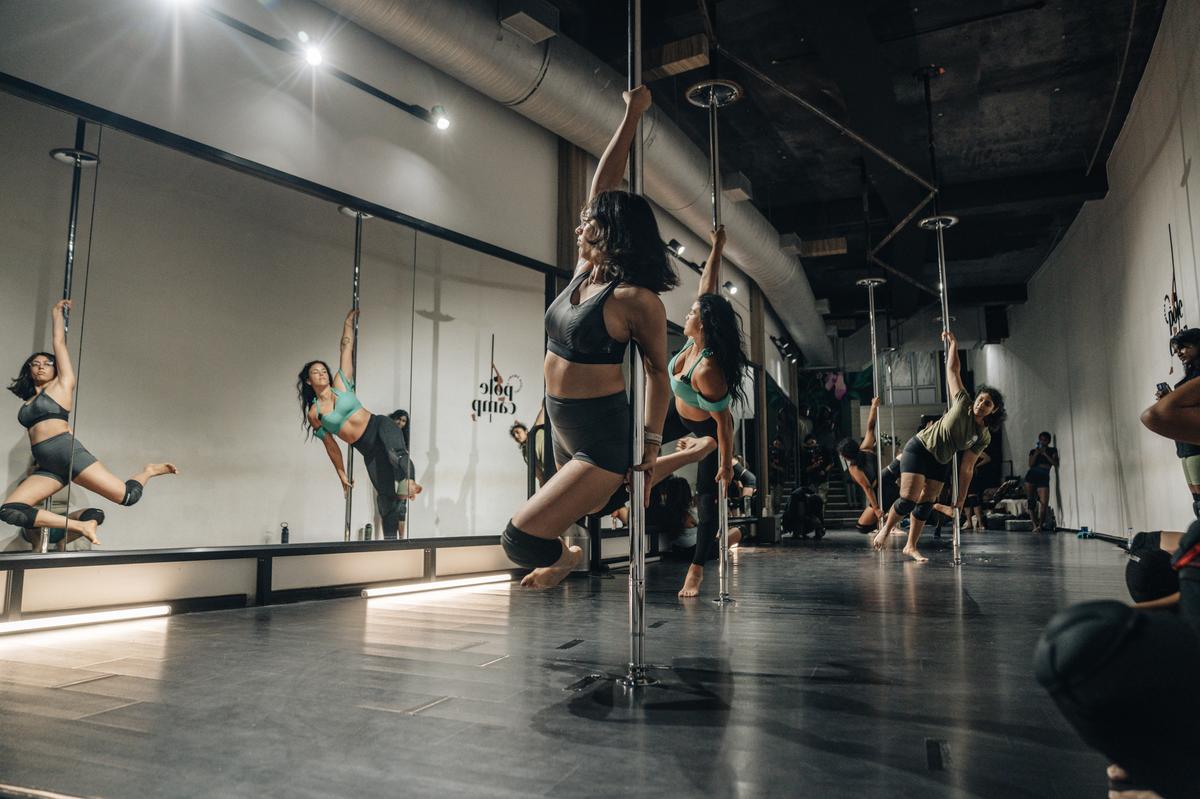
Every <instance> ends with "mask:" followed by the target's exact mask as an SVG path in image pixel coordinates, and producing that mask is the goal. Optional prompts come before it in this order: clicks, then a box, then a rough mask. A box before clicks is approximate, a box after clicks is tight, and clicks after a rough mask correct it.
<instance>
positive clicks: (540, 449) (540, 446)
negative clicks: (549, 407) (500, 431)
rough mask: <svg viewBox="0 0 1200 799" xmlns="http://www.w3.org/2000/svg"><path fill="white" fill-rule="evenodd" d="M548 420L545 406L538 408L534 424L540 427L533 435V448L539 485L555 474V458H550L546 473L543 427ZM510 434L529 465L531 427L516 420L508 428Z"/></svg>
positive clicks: (544, 429) (544, 430) (535, 471)
mask: <svg viewBox="0 0 1200 799" xmlns="http://www.w3.org/2000/svg"><path fill="white" fill-rule="evenodd" d="M545 421H546V411H545V409H544V408H538V415H537V418H536V419H534V420H533V426H534V427H536V428H538V430H537V433H536V434H535V435H534V437H533V450H534V453H535V455H534V457H535V458H536V462H535V463H534V476H535V478H536V479H537V484H538V485H543V484H544V483H545V482H546V480H548V479H549V478H551V477H553V476H554V472H555V468H554V459H553V458H551V459H550V473H549V474H547V473H546V457H545V453H546V446H545V442H546V428H545V427H542V425H544V424H545ZM508 434H509V435H510V436H512V440H513V441H515V442H516V443H517V449H519V450H520V451H521V457H522V458H523V459H524V460H525V466H526V467H528V466H529V428H528V427H526V426H525V423H524V422H521V421H514V422H513V423H512V427H510V428H508Z"/></svg>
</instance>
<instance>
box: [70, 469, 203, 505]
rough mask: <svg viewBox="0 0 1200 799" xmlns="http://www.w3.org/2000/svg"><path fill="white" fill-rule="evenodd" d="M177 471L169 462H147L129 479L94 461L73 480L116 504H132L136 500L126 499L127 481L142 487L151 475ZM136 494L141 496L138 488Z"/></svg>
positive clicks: (128, 490) (127, 492) (128, 488)
mask: <svg viewBox="0 0 1200 799" xmlns="http://www.w3.org/2000/svg"><path fill="white" fill-rule="evenodd" d="M178 471H179V470H178V469H176V468H175V466H174V465H173V464H170V463H148V464H146V466H145V467H144V468H143V469H142V470H141V471H140V472H138V473H137V474H135V475H134V476H133V477H131V478H129V480H122V479H121V478H119V477H117V476H116V475H115V474H113V473H112V472H110V471H109V470H108V468H107V467H106V466H105V465H104V464H103V463H100V462H99V461H96V462H95V463H93V464H92V465H91V466H89V467H87V468H86V469H84V470H83V471H82V472H80V473H79V475H78V476H77V477H76V478H75V482H76V483H77V484H78V485H81V486H83V487H84V488H86V489H87V490H88V491H94V492H96V493H97V494H99V495H100V496H102V497H104V498H105V499H107V500H108V501H109V502H115V503H117V504H118V505H126V504H128V505H132V504H133V503H134V502H136V501H137V500H136V499H133V501H131V502H127V501H126V497H127V494H129V493H130V486H129V483H137V484H138V486H139V487H144V486H145V485H146V483H148V482H149V481H150V478H151V477H158V476H159V475H161V474H176V473H177V472H178ZM137 496H139V497H140V496H141V493H140V488H139V489H137Z"/></svg>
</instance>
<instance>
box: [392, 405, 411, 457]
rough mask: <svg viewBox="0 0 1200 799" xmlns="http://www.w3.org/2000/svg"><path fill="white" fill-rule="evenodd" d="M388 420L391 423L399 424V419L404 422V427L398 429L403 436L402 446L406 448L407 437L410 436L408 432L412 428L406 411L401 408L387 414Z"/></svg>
mask: <svg viewBox="0 0 1200 799" xmlns="http://www.w3.org/2000/svg"><path fill="white" fill-rule="evenodd" d="M388 418H389V419H391V420H392V421H393V422H399V421H400V420H401V419H403V420H404V427H401V428H400V433H401V434H402V435H403V436H404V446H405V447H407V446H408V441H409V436H410V435H412V432H411V431H410V430H409V428H410V427H412V419H410V418H409V416H408V411H406V410H404V409H403V408H397V409H396V410H394V411H392V412H391V413H389V414H388Z"/></svg>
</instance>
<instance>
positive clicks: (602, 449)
mask: <svg viewBox="0 0 1200 799" xmlns="http://www.w3.org/2000/svg"><path fill="white" fill-rule="evenodd" d="M546 416H547V417H549V419H550V430H551V431H552V433H553V441H554V462H555V463H556V464H557V465H558V468H560V469H561V468H562V467H563V466H564V465H565V464H566V463H567V462H568V461H570V460H581V461H584V462H585V463H590V464H592V465H593V466H599V467H600V468H601V469H604V470H605V471H606V472H615V473H617V474H619V475H624V474H625V473H626V472H628V471H629V467H630V466H631V465H632V456H631V454H630V450H629V447H630V441H631V439H630V436H629V398H628V397H627V396H626V395H625V392H624V391H621V392H618V393H616V394H609V395H608V396H607V397H591V398H588V399H564V398H562V397H552V396H550V395H546Z"/></svg>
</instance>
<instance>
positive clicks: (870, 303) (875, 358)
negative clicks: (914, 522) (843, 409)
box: [856, 277, 887, 529]
mask: <svg viewBox="0 0 1200 799" xmlns="http://www.w3.org/2000/svg"><path fill="white" fill-rule="evenodd" d="M886 283H887V281H886V280H884V279H883V278H881V277H864V278H863V279H862V280H859V281H857V282H856V285H859V286H862V287H863V288H865V289H866V290H867V313H868V314H870V322H871V390H872V391H873V392H874V394H873V396H874V397H875V398H876V399H878V398H879V340H878V338H876V335H875V289H877V288H879V287H880V286H883V285H885V284H886ZM875 426H876V427H877V428H878V427H879V416H878V414H877V415H876V417H875ZM875 470H876V471H875V474H876V478H875V493H876V494H877V496H876V498H875V501H876V502H878V503H881V504H880V506H879V510H880V513H879V518H878V519H877V520H876V522H877V523H876V528H877V529H883V505H882V502H883V489H882V486H881V484H880V482H879V481H880V480H882V479H883V436H880V435H878V434H876V436H875Z"/></svg>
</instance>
